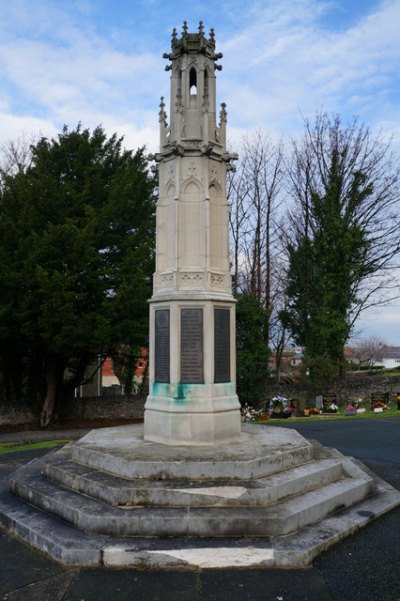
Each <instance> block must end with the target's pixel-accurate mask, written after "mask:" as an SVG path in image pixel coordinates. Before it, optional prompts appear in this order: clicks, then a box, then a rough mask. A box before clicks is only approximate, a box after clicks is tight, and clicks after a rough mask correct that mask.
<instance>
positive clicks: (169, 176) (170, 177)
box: [167, 164, 175, 183]
mask: <svg viewBox="0 0 400 601" xmlns="http://www.w3.org/2000/svg"><path fill="white" fill-rule="evenodd" d="M167 182H172V183H174V182H175V169H174V166H173V165H172V164H171V165H170V166H169V167H168V171H167Z"/></svg>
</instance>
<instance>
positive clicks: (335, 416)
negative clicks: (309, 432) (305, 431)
mask: <svg viewBox="0 0 400 601" xmlns="http://www.w3.org/2000/svg"><path fill="white" fill-rule="evenodd" d="M390 417H399V418H400V411H399V410H398V409H397V407H396V408H395V407H394V406H393V407H392V408H391V409H388V410H387V411H383V412H382V413H374V412H373V411H370V410H369V409H367V410H366V411H365V413H358V414H357V415H344V407H340V408H339V411H338V413H330V414H325V415H310V416H309V417H294V416H292V417H289V418H288V419H275V418H274V419H269V420H267V421H263V420H256V421H257V422H258V423H260V424H270V425H272V426H273V425H274V423H276V422H278V423H281V422H285V421H289V423H293V422H296V423H297V422H320V421H321V420H323V421H327V420H330V421H333V420H335V421H337V420H344V421H348V420H350V419H387V418H390Z"/></svg>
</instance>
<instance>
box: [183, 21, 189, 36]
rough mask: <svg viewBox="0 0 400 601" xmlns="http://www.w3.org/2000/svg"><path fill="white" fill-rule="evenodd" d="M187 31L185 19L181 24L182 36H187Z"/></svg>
mask: <svg viewBox="0 0 400 601" xmlns="http://www.w3.org/2000/svg"><path fill="white" fill-rule="evenodd" d="M187 32H188V24H187V21H184V22H183V26H182V33H183V35H184V36H187Z"/></svg>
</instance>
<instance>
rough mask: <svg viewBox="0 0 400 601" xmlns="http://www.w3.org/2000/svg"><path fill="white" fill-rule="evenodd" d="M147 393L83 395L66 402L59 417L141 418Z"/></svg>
mask: <svg viewBox="0 0 400 601" xmlns="http://www.w3.org/2000/svg"><path fill="white" fill-rule="evenodd" d="M145 402H146V395H131V396H115V397H105V398H103V397H83V398H80V399H73V400H71V401H69V402H68V403H66V404H65V405H64V406H63V408H62V411H60V412H59V418H60V419H61V420H63V419H85V420H95V419H107V418H108V419H113V418H121V419H141V418H143V415H144V404H145Z"/></svg>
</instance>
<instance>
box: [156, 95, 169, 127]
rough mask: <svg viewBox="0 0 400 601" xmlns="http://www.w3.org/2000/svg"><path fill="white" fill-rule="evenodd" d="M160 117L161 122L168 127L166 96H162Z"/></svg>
mask: <svg viewBox="0 0 400 601" xmlns="http://www.w3.org/2000/svg"><path fill="white" fill-rule="evenodd" d="M158 115H159V122H160V123H161V124H163V125H165V126H166V125H167V114H166V112H165V103H164V96H161V101H160V112H159V113H158Z"/></svg>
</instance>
